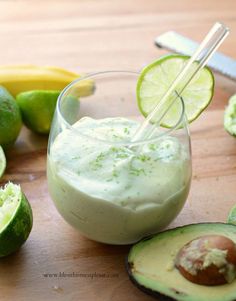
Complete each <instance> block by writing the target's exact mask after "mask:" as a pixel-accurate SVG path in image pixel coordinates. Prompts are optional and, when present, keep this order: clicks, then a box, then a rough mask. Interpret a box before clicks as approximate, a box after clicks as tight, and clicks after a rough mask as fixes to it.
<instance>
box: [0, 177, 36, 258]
mask: <svg viewBox="0 0 236 301" xmlns="http://www.w3.org/2000/svg"><path fill="white" fill-rule="evenodd" d="M32 225H33V214H32V210H31V206H30V204H29V202H28V200H27V199H26V197H25V195H24V194H23V192H22V190H21V188H20V186H19V185H16V184H13V183H10V182H9V183H8V184H6V185H5V187H4V188H0V257H4V256H7V255H9V254H12V253H13V252H15V251H16V250H18V249H19V248H20V247H21V245H22V244H23V243H24V242H25V241H26V240H27V238H28V236H29V234H30V231H31V229H32Z"/></svg>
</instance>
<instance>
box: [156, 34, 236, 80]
mask: <svg viewBox="0 0 236 301" xmlns="http://www.w3.org/2000/svg"><path fill="white" fill-rule="evenodd" d="M155 44H156V45H157V46H158V47H159V48H165V49H167V50H171V51H173V52H175V53H180V54H184V55H190V56H191V55H192V54H193V52H194V51H195V49H196V48H197V47H198V46H199V44H198V43H196V42H195V41H193V40H190V39H188V38H186V37H184V36H182V35H180V34H178V33H176V32H175V31H168V32H166V33H164V34H162V35H160V36H159V37H157V38H156V39H155ZM207 65H208V66H209V67H211V68H212V69H213V70H215V71H217V72H219V73H221V74H223V75H225V76H227V77H229V78H231V79H233V80H236V60H234V59H233V58H230V57H228V56H226V55H224V54H222V53H220V52H216V53H215V54H214V55H213V57H212V58H211V59H210V61H209V62H208V64H207Z"/></svg>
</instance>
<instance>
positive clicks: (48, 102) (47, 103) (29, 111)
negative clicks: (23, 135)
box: [16, 90, 60, 134]
mask: <svg viewBox="0 0 236 301" xmlns="http://www.w3.org/2000/svg"><path fill="white" fill-rule="evenodd" d="M59 94H60V91H50V90H33V91H27V92H22V93H20V94H18V95H17V96H16V102H17V103H18V105H19V107H20V110H21V114H22V118H23V122H24V123H25V125H26V126H27V127H28V128H29V129H31V130H32V131H34V132H36V133H39V134H48V133H49V131H50V127H51V123H52V119H53V114H54V111H55V108H56V103H57V98H58V96H59Z"/></svg>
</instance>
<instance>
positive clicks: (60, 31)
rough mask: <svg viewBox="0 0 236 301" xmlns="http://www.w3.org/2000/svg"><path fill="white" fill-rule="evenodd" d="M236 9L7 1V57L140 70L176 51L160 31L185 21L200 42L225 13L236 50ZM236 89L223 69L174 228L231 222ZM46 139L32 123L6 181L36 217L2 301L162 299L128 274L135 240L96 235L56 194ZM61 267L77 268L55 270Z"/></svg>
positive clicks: (13, 261) (215, 4)
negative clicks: (229, 115) (230, 115)
mask: <svg viewBox="0 0 236 301" xmlns="http://www.w3.org/2000/svg"><path fill="white" fill-rule="evenodd" d="M235 11H236V2H235V1H234V0H231V1H228V0H225V1H215V0H214V1H210V0H199V1H187V0H183V1H180V0H178V1H171V0H165V1H162V0H145V1H140V0H124V1H123V0H120V1H117V0H115V1H110V0H106V1H105V0H100V1H96V0H94V1H91V0H86V1H85V0H84V1H83V0H81V1H76V0H75V1H70V0H67V1H59V0H58V1H46V0H45V1H42V0H41V1H17V0H12V1H11V0H0V25H1V26H0V37H1V55H0V64H16V63H20V64H22V63H34V64H41V65H56V66H62V67H66V68H68V69H71V70H74V71H77V72H94V71H103V70H112V69H113V70H114V69H123V70H140V69H141V68H142V67H143V66H144V65H145V64H147V63H149V62H151V61H152V60H154V59H156V58H157V57H158V56H160V55H162V54H164V53H166V51H164V50H160V49H157V48H155V46H154V44H153V40H154V38H155V37H156V36H157V35H159V34H161V33H163V32H165V31H167V30H176V31H178V32H180V33H182V34H185V35H187V36H189V37H192V38H193V39H195V40H197V41H200V40H201V38H202V37H203V36H204V34H205V33H206V32H207V31H208V29H209V28H210V26H211V25H212V24H213V23H214V22H215V21H217V20H220V21H223V22H225V23H226V24H227V25H228V26H229V27H230V28H231V35H230V36H229V38H228V39H227V40H226V41H225V43H224V44H223V45H222V47H221V51H223V52H224V53H225V54H228V55H231V56H232V57H234V58H236V19H235ZM234 93H236V84H235V82H232V81H230V80H228V79H226V78H224V77H222V76H219V75H216V89H215V96H214V100H213V102H212V104H211V105H210V107H209V108H208V110H207V111H206V112H204V113H203V114H202V116H201V117H200V118H199V119H198V120H197V121H195V122H194V124H192V125H191V137H192V154H193V181H192V186H191V191H190V195H189V197H188V202H187V203H186V206H185V207H184V209H183V211H182V212H181V214H180V215H179V216H178V218H177V219H176V220H175V221H174V222H173V223H172V224H171V227H174V226H179V225H183V224H188V223H193V222H202V221H225V220H226V217H227V213H228V211H229V209H230V208H231V207H232V206H233V205H234V204H235V203H236V139H234V138H233V137H231V136H229V135H228V134H227V133H226V132H225V131H224V129H223V123H222V122H223V121H222V120H223V110H224V107H225V105H226V104H227V101H228V98H229V96H230V95H232V94H234ZM46 148H47V137H42V136H37V135H35V134H32V133H31V132H29V131H28V130H27V129H25V128H24V129H23V130H22V132H21V135H20V137H19V139H18V140H17V143H16V144H15V146H14V147H13V148H12V149H11V150H10V151H9V152H8V154H7V159H8V165H7V170H6V173H5V176H4V177H3V178H2V179H1V180H0V181H1V182H0V183H1V184H4V183H6V182H7V181H9V180H11V181H14V182H15V183H20V184H21V185H22V188H23V190H24V192H25V194H26V195H27V197H28V199H29V201H30V203H31V205H32V208H33V212H34V226H33V231H32V233H31V235H30V238H29V239H28V241H27V243H26V244H25V245H24V246H23V248H22V249H21V250H20V251H19V252H17V253H16V254H14V255H12V256H9V257H8V258H5V259H1V260H0V300H1V301H13V300H17V301H32V300H34V301H41V300H53V301H54V300H58V301H77V300H81V301H90V300H91V301H92V300H93V301H116V300H119V301H120V300H132V301H141V300H142V301H147V300H152V298H151V297H149V296H146V295H145V294H144V293H142V292H140V291H139V290H138V289H137V288H136V287H134V286H133V284H132V283H131V282H130V281H129V279H128V276H127V274H126V271H125V267H124V261H125V256H126V254H127V252H128V250H129V246H120V247H119V246H109V245H103V244H99V243H96V242H93V241H90V240H88V239H86V238H85V237H83V236H82V235H80V234H79V233H77V232H76V231H75V230H74V229H73V228H71V227H70V226H69V225H67V224H66V222H64V220H63V219H62V218H61V217H60V216H59V214H58V213H57V211H56V209H55V207H54V205H53V203H52V201H51V199H50V197H49V194H48V188H47V181H46V174H45V170H46ZM60 272H61V273H63V272H64V273H68V274H70V273H74V277H69V276H68V275H67V277H65V276H64V277H63V276H62V277H56V276H53V275H51V277H50V276H49V275H48V276H45V274H47V273H49V274H58V275H59V273H60ZM91 274H96V275H95V276H93V278H92V276H91Z"/></svg>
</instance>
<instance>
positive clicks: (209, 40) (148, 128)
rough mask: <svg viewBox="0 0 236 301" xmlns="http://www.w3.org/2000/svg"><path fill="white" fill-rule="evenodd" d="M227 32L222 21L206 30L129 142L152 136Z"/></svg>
mask: <svg viewBox="0 0 236 301" xmlns="http://www.w3.org/2000/svg"><path fill="white" fill-rule="evenodd" d="M228 34H229V28H228V27H226V26H225V25H223V24H222V23H219V22H217V23H215V24H214V25H213V27H212V28H211V30H210V31H209V32H208V34H207V35H206V37H205V38H204V40H203V41H202V43H201V44H200V45H199V47H198V48H197V49H196V51H195V52H194V54H193V55H192V57H191V58H190V59H189V61H188V63H187V64H186V65H185V67H184V68H183V70H182V71H181V72H180V73H179V74H178V76H177V77H176V79H175V80H174V81H173V82H172V83H171V85H170V87H169V88H168V90H167V91H166V92H165V94H164V95H163V97H162V99H161V100H160V102H158V104H157V105H156V106H155V107H154V109H153V110H152V111H151V112H150V113H149V115H148V116H147V118H146V119H145V121H144V122H143V123H142V124H141V126H140V127H139V128H138V130H137V131H136V133H135V134H134V136H133V137H132V139H131V142H136V141H138V140H145V139H150V138H152V136H153V134H154V133H155V130H156V128H157V126H159V125H160V123H161V120H162V119H163V117H164V116H165V115H166V113H167V112H168V111H169V109H170V108H171V106H172V105H173V103H174V102H175V101H176V100H177V99H178V98H179V96H181V94H182V93H183V91H184V89H185V88H186V87H187V86H188V84H189V83H190V82H191V80H192V79H193V77H194V76H195V75H196V74H197V72H198V71H199V70H200V69H202V68H203V67H204V66H205V65H206V64H207V62H208V61H209V59H210V58H211V57H212V55H213V54H214V52H215V51H216V49H217V48H218V47H219V46H220V45H221V43H222V42H223V41H224V39H225V38H226V37H227V35H228ZM195 61H197V62H198V63H197V64H194V62H195ZM181 82H182V83H183V84H182V86H181V88H180V89H179V90H178V91H176V87H177V85H179V84H180V83H181ZM172 95H174V98H173V100H172V101H171V103H170V104H169V105H168V107H167V108H165V103H166V101H167V100H168V99H169V98H170V96H172ZM163 106H164V107H163ZM163 109H164V111H163Z"/></svg>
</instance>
